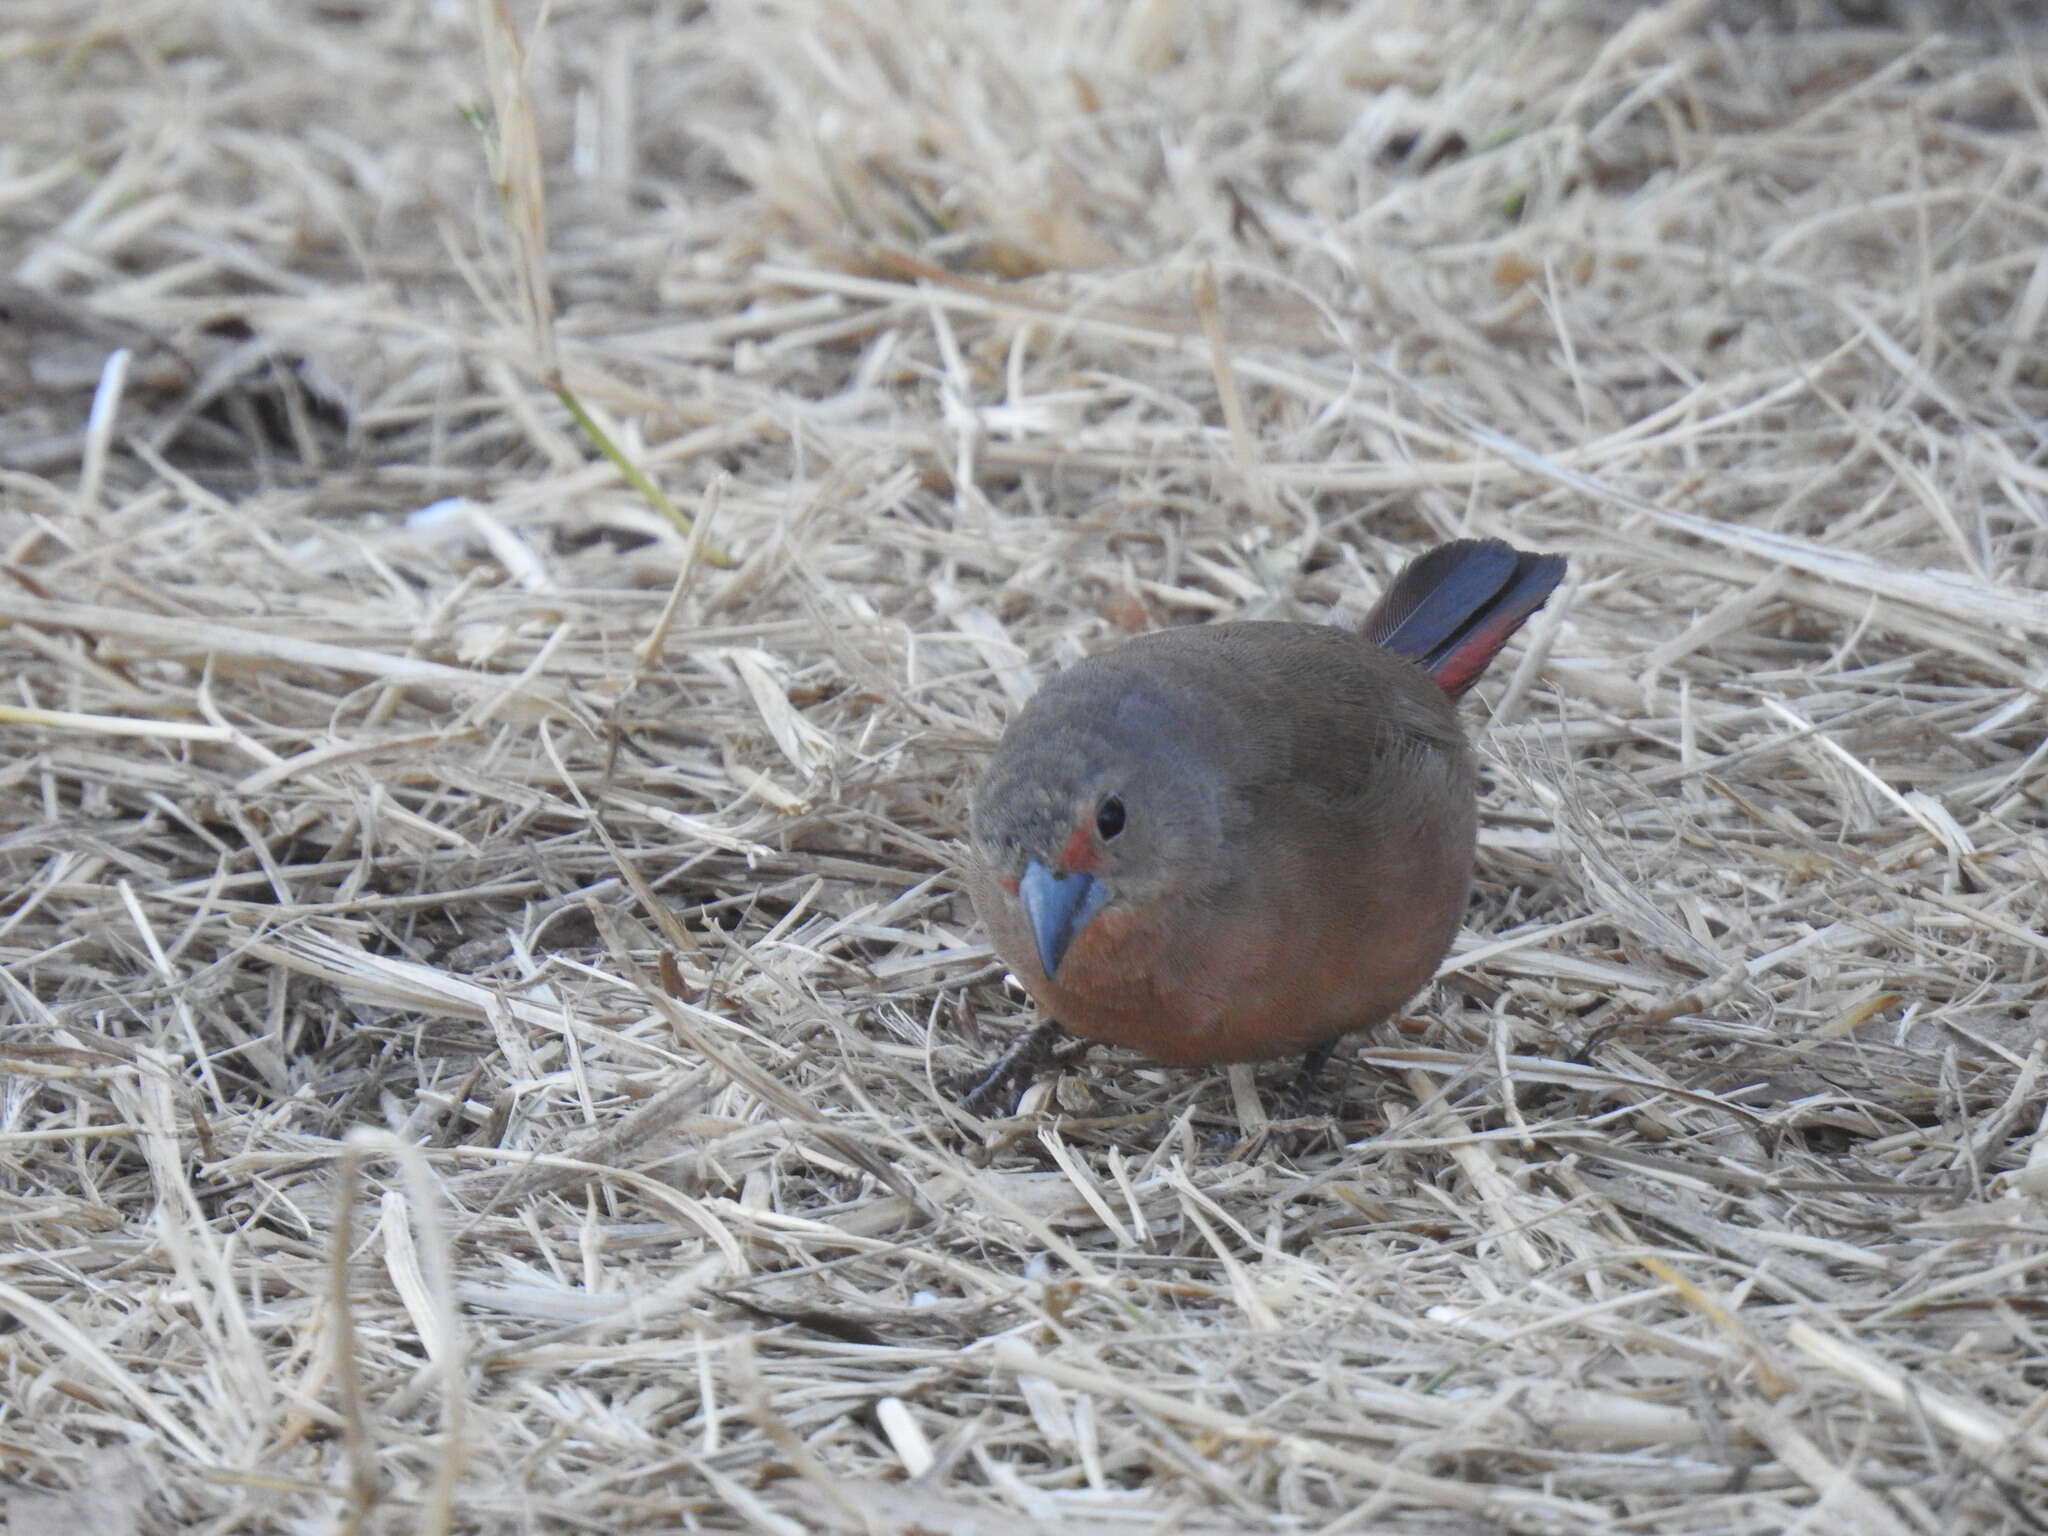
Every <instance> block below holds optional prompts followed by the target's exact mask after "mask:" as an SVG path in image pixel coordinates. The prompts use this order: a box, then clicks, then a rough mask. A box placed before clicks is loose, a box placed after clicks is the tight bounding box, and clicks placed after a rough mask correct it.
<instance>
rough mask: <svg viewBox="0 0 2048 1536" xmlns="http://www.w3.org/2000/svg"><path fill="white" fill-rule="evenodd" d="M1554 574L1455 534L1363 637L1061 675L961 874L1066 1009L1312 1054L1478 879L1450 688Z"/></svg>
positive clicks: (1303, 639)
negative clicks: (968, 871) (969, 863)
mask: <svg viewBox="0 0 2048 1536" xmlns="http://www.w3.org/2000/svg"><path fill="white" fill-rule="evenodd" d="M1563 572H1564V561H1563V560H1562V559H1560V558H1558V557H1556V556H1549V555H1543V556H1539V555H1527V554H1522V553H1521V552H1519V551H1516V550H1513V549H1511V548H1510V547H1509V546H1507V545H1505V544H1501V543H1499V542H1497V541H1491V540H1488V541H1476V540H1460V541H1458V542H1456V543H1452V544H1446V545H1443V546H1441V547H1440V548H1438V549H1436V550H1433V551H1431V552H1430V553H1429V554H1427V555H1424V556H1423V557H1421V558H1420V559H1418V560H1416V561H1414V562H1412V563H1411V564H1410V565H1409V566H1408V567H1407V568H1406V569H1405V570H1403V572H1402V573H1401V575H1400V577H1398V578H1397V579H1396V581H1395V582H1394V584H1393V585H1392V586H1391V587H1390V588H1389V589H1388V591H1387V593H1386V594H1385V595H1384V596H1383V597H1382V598H1381V600H1380V602H1379V604H1378V606H1377V607H1376V608H1375V609H1374V610H1373V612H1372V614H1371V615H1370V616H1369V617H1368V618H1367V620H1366V623H1365V626H1364V631H1365V632H1364V634H1353V633H1351V632H1349V631H1346V630H1340V629H1334V628H1330V627H1327V626H1323V625H1314V624H1274V623H1235V624H1215V625H1204V626H1196V627H1191V628H1186V629H1174V630H1167V631H1164V632H1162V633H1158V634H1152V635H1145V636H1142V637H1140V638H1139V639H1136V640H1132V641H1130V642H1128V643H1126V644H1124V645H1121V646H1118V647H1117V648H1116V649H1114V650H1111V651H1107V652H1104V653H1103V654H1102V655H1100V656H1095V657H1091V658H1090V659H1088V660H1086V661H1083V662H1081V663H1079V664H1078V665H1076V666H1074V667H1073V668H1071V669H1069V670H1068V671H1066V672H1064V673H1062V674H1060V675H1059V676H1058V677H1056V678H1054V679H1053V680H1051V681H1050V682H1048V683H1047V684H1046V686H1045V687H1044V688H1043V689H1041V690H1040V691H1039V693H1038V694H1037V695H1036V696H1035V697H1034V698H1033V699H1032V700H1031V701H1030V702H1029V703H1028V704H1027V705H1026V706H1025V707H1024V709H1023V711H1022V712H1021V713H1020V714H1019V715H1018V716H1017V718H1016V719H1015V720H1014V721H1013V722H1012V723H1011V725H1010V728H1009V730H1008V731H1007V732H1006V733H1005V734H1004V736H1003V740H1002V744H1001V745H1000V746H999V747H998V748H997V750H996V754H995V757H994V760H993V761H992V762H991V763H990V765H989V770H988V773H987V775H986V777H985V778H984V779H983V780H982V783H981V785H980V787H979V788H978V789H977V791H976V792H975V796H974V807H973V819H972V820H973V825H972V830H973V843H974V852H975V861H974V867H973V869H972V871H971V875H970V886H969V888H970V892H971V894H972V896H973V899H974V905H975V908H976V910H977V911H978V912H979V913H980V915H981V917H982V920H983V921H984V922H985V923H986V924H987V925H988V928H989V932H990V934H991V936H992V937H993V939H994V942H995V947H996V950H997V952H998V953H999V954H1001V955H1002V957H1003V959H1004V960H1005V961H1006V962H1007V963H1008V964H1009V966H1010V968H1011V969H1012V970H1013V971H1015V972H1016V974H1017V976H1018V978H1019V979H1020V980H1022V981H1023V983H1024V985H1025V986H1026V987H1027V988H1028V989H1029V990H1030V991H1031V994H1032V995H1033V996H1034V997H1035V998H1036V999H1037V1000H1038V1002H1039V1003H1040V1005H1041V1006H1042V1007H1044V1009H1045V1010H1046V1012H1047V1013H1048V1014H1050V1015H1051V1016H1052V1017H1054V1018H1056V1019H1057V1020H1059V1022H1060V1023H1061V1024H1062V1025H1064V1026H1065V1027H1066V1028H1067V1029H1068V1030H1070V1031H1072V1032H1073V1033H1075V1034H1078V1035H1084V1036H1087V1037H1089V1038H1091V1039H1096V1040H1106V1041H1110V1042H1113V1043H1115V1044H1118V1045H1126V1046H1130V1047H1132V1048H1133V1049H1135V1050H1138V1051H1141V1052H1143V1053H1144V1054H1145V1055H1147V1056H1149V1057H1152V1058H1153V1059H1154V1060H1157V1061H1170V1062H1227V1061H1255V1060H1260V1059H1264V1058H1268V1057H1274V1056H1287V1055H1295V1054H1300V1053H1304V1052H1312V1051H1316V1050H1318V1049H1320V1048H1321V1047H1323V1046H1325V1045H1327V1044H1328V1043H1330V1042H1331V1041H1332V1040H1334V1039H1335V1038H1336V1037H1337V1036H1338V1035H1341V1034H1343V1033H1345V1032H1346V1031H1347V1030H1352V1029H1357V1028H1361V1027H1363V1026H1365V1025H1368V1024H1374V1023H1377V1022H1379V1021H1380V1020H1381V1019H1384V1018H1386V1017H1387V1016H1388V1015H1389V1014H1391V1013H1392V1012H1393V1011H1394V1010H1395V1009H1396V1008H1398V1007H1400V1005H1401V1004H1402V1003H1403V1002H1405V1001H1407V999H1408V998H1410V997H1412V996H1413V995H1414V994H1415V993H1416V992H1417V991H1418V990H1420V989H1421V987H1422V986H1423V985H1424V984H1425V983H1426V982H1427V981H1428V980H1429V979H1430V976H1431V975H1432V974H1433V973H1434V972H1435V970H1436V966H1437V963H1438V962H1439V961H1440V960H1441V959H1442V958H1443V955H1444V952H1445V951H1446V950H1447V949H1448V948H1449V947H1450V943H1451V939H1452V937H1453V936H1454V935H1455V934H1456V933H1457V930H1458V924H1459V919H1460V916H1461V914H1462V912H1463V910H1464V906H1465V898H1466V894H1467V890H1468V888H1469V886H1470V883H1471V876H1472V846H1473V835H1474V825H1475V806H1474V785H1475V775H1474V769H1473V762H1472V754H1471V749H1470V748H1469V747H1468V746H1467V745H1466V742H1465V734H1464V730H1463V728H1462V727H1461V725H1460V724H1459V721H1458V719H1457V715H1456V711H1455V710H1454V708H1453V706H1452V698H1453V697H1454V696H1455V695H1456V694H1458V693H1462V692H1463V691H1464V689H1465V688H1467V687H1469V686H1470V685H1471V684H1472V683H1473V682H1474V681H1476V680H1477V678H1478V677H1479V675H1480V674H1481V673H1482V672H1483V671H1484V670H1485V667H1486V664H1487V662H1489V661H1490V660H1491V659H1492V658H1493V656H1494V654H1495V653H1496V652H1498V651H1499V649H1500V647H1501V645H1502V644H1503V643H1504V642H1505V641H1506V640H1507V638H1508V636H1510V635H1511V634H1513V633H1514V631H1515V630H1516V629H1517V628H1519V627H1520V626H1521V624H1522V623H1523V622H1524V621H1525V620H1526V619H1527V618H1528V617H1529V615H1530V614H1532V613H1534V612H1535V611H1536V610H1537V609H1538V608H1540V607H1541V606H1542V605H1543V602H1544V600H1545V599H1546V598H1547V597H1548V595H1549V593H1550V591H1551V589H1552V588H1554V587H1555V586H1556V584H1557V582H1558V580H1559V579H1560V578H1561V576H1562V575H1563ZM1367 635H1370V636H1373V637H1374V638H1372V639H1368V638H1366V636H1367Z"/></svg>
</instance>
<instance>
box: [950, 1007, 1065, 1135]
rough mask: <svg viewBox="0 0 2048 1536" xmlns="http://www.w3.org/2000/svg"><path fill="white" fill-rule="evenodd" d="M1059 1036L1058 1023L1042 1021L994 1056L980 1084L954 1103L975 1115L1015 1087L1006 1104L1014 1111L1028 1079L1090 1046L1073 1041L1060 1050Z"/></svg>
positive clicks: (1060, 1064)
mask: <svg viewBox="0 0 2048 1536" xmlns="http://www.w3.org/2000/svg"><path fill="white" fill-rule="evenodd" d="M1062 1033H1063V1031H1062V1030H1061V1029H1060V1023H1059V1020H1058V1019H1047V1020H1045V1021H1044V1022H1043V1023H1041V1024H1039V1025H1038V1026H1037V1027H1036V1028H1034V1029H1033V1030H1031V1032H1030V1033H1029V1034H1026V1035H1024V1036H1023V1037H1022V1038H1021V1039H1019V1040H1018V1041H1017V1042H1016V1044H1014V1045H1012V1046H1011V1047H1010V1048H1009V1049H1008V1050H1007V1051H1004V1052H1003V1054H1002V1055H1000V1056H998V1057H997V1058H996V1061H995V1065H994V1066H992V1067H990V1068H989V1069H988V1071H987V1072H986V1073H984V1074H983V1075H982V1077H981V1079H980V1081H978V1082H977V1083H975V1084H974V1085H973V1086H972V1087H971V1088H969V1089H968V1090H967V1091H966V1092H965V1093H963V1094H961V1095H960V1097H959V1098H958V1099H956V1100H955V1101H954V1102H955V1103H957V1104H958V1105H959V1106H960V1107H961V1108H962V1109H964V1110H966V1111H967V1112H968V1113H969V1114H970V1115H978V1114H980V1113H981V1112H982V1110H983V1109H984V1108H985V1107H986V1106H988V1105H990V1104H993V1103H994V1102H995V1101H996V1100H997V1099H998V1098H1000V1097H1001V1096H1003V1094H1004V1093H1005V1092H1006V1090H1008V1089H1010V1088H1011V1087H1015V1088H1016V1090H1017V1095H1016V1097H1015V1098H1012V1099H1010V1100H1009V1104H1010V1107H1011V1109H1013V1110H1014V1109H1015V1108H1016V1104H1017V1100H1018V1099H1020V1098H1022V1097H1023V1091H1024V1085H1025V1084H1026V1083H1027V1082H1028V1081H1029V1080H1030V1079H1031V1078H1032V1077H1034V1076H1036V1075H1037V1074H1038V1073H1039V1072H1040V1071H1041V1070H1042V1069H1044V1068H1046V1067H1063V1066H1065V1065H1066V1064H1067V1063H1068V1062H1070V1061H1073V1060H1074V1059H1075V1058H1077V1057H1078V1056H1080V1055H1081V1053H1082V1052H1084V1051H1086V1050H1087V1049H1088V1047H1089V1046H1090V1045H1092V1044H1094V1042H1093V1041H1092V1040H1074V1041H1069V1042H1068V1043H1067V1044H1066V1045H1065V1046H1061V1045H1060V1044H1059V1041H1060V1037H1061V1035H1062Z"/></svg>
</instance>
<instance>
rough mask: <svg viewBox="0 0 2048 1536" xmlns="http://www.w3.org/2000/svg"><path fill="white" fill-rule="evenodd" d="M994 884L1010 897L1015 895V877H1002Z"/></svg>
mask: <svg viewBox="0 0 2048 1536" xmlns="http://www.w3.org/2000/svg"><path fill="white" fill-rule="evenodd" d="M996 884H997V885H1000V886H1001V887H1002V888H1003V889H1004V890H1006V891H1008V892H1009V893H1010V894H1011V895H1012V896H1014V895H1016V894H1017V877H1016V876H1015V875H1004V876H1002V877H1001V878H1000V879H998V880H997V881H996Z"/></svg>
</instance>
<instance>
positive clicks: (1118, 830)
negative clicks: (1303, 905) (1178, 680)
mask: <svg viewBox="0 0 2048 1536" xmlns="http://www.w3.org/2000/svg"><path fill="white" fill-rule="evenodd" d="M1114 654H1115V653H1112V656H1114ZM1212 729H1213V728H1212ZM1221 745H1222V744H1220V743H1217V742H1213V741H1209V740H1206V739H1205V736H1204V732H1203V730H1202V729H1201V727H1200V725H1199V723H1198V721H1197V720H1196V719H1195V717H1194V714H1193V712H1192V711H1191V710H1190V709H1189V708H1188V706H1187V705H1186V703H1185V702H1184V701H1183V700H1182V699H1180V698H1178V697H1176V696H1175V694H1174V692H1173V691H1172V690H1169V689H1168V688H1165V687H1163V686H1161V685H1160V684H1159V683H1158V682H1157V681H1155V680H1153V679H1151V678H1149V677H1147V676H1145V675H1143V674H1142V673H1141V672H1139V671H1138V670H1137V669H1135V668H1132V667H1130V666H1125V665H1118V664H1116V663H1115V661H1113V660H1111V659H1110V658H1108V657H1097V658H1094V659H1092V660H1089V661H1084V662H1081V663H1080V664H1079V665H1077V666H1075V667H1073V668H1072V669H1070V670H1069V671H1067V672H1064V673H1062V674H1061V675H1060V676H1058V677H1056V678H1054V679H1053V680H1052V681H1051V682H1049V683H1047V684H1046V686H1045V687H1044V688H1043V689H1041V690H1040V691H1039V693H1038V694H1037V696H1036V697H1035V698H1033V699H1032V700H1031V702H1030V703H1029V704H1027V705H1026V706H1025V708H1024V709H1023V711H1022V712H1021V713H1020V714H1019V715H1018V716H1017V718H1016V719H1015V720H1013V721H1012V722H1011V723H1010V728H1009V730H1008V731H1006V732H1005V733H1004V735H1003V739H1002V743H1001V744H1000V745H999V746H998V747H997V748H996V753H995V757H994V759H993V760H992V761H991V762H990V764H989V767H988V772H987V773H986V774H985V775H984V776H983V778H982V781H981V784H980V786H979V787H978V788H977V789H976V790H975V793H974V807H973V814H972V822H971V827H972V832H973V837H974V842H975V845H976V847H977V849H978V850H979V851H980V854H981V856H982V859H983V860H984V861H985V862H986V864H987V865H988V867H989V869H990V871H991V873H992V874H993V875H994V876H995V877H996V878H997V879H998V880H1000V881H1001V882H1003V884H1004V885H1006V886H1007V887H1009V888H1010V889H1012V890H1013V891H1014V892H1015V894H1016V895H1017V897H1018V900H1019V901H1020V902H1021V903H1022V905H1023V907H1024V912H1025V916H1026V918H1027V919H1028V920H1029V922H1030V924H1031V930H1032V934H1033V936H1034V938H1035V939H1036V941H1037V947H1038V958H1039V962H1040V964H1041V965H1042V966H1043V967H1044V970H1045V974H1046V975H1048V976H1050V975H1052V974H1053V972H1054V971H1056V970H1057V969H1058V968H1059V963H1060V959H1061V957H1062V956H1063V955H1064V954H1065V953H1066V950H1067V946H1068V945H1069V944H1070V943H1071V942H1072V941H1073V939H1074V938H1075V936H1076V935H1077V934H1079V933H1080V932H1081V930H1082V929H1083V928H1084V927H1086V926H1087V924H1088V922H1089V920H1090V919H1092V918H1093V917H1094V916H1095V915H1096V913H1098V912H1100V911H1102V910H1103V909H1105V908H1110V907H1114V908H1118V909H1129V910H1137V911H1146V910H1150V909H1152V908H1154V907H1155V906H1157V905H1158V904H1159V903H1161V902H1164V901H1169V900H1171V901H1174V902H1182V901H1187V900H1195V901H1201V900H1203V899H1204V898H1206V897H1208V896H1210V895H1211V894H1212V893H1213V892H1214V891H1215V890H1217V889H1218V888H1220V887H1221V886H1223V885H1224V884H1226V883H1227V882H1228V880H1229V878H1230V871H1229V867H1228V865H1227V863H1226V861H1225V858H1224V848H1225V842H1226V838H1227V836H1228V833H1229V830H1230V827H1231V826H1232V824H1233V823H1234V822H1235V821H1236V820H1237V815H1236V808H1235V806H1234V805H1233V798H1232V796H1231V793H1230V789H1229V784H1228V776H1227V773H1226V770H1225V766H1224V763H1223V761H1222V758H1221V757H1220V755H1219V750H1220V748H1221Z"/></svg>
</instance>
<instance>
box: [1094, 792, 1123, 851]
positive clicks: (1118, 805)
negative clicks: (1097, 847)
mask: <svg viewBox="0 0 2048 1536" xmlns="http://www.w3.org/2000/svg"><path fill="white" fill-rule="evenodd" d="M1123 829H1124V803H1123V801H1122V800H1121V799H1120V798H1119V797H1117V796H1116V795H1111V796H1110V797H1109V798H1108V799H1107V800H1104V801H1103V802H1102V804H1100V805H1099V806H1097V807H1096V808H1095V834H1096V836H1098V837H1100V838H1101V839H1102V840H1103V841H1104V842H1105V843H1106V842H1108V841H1109V840H1110V839H1111V838H1112V837H1115V836H1116V835H1117V833H1119V832H1121V831H1123Z"/></svg>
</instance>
